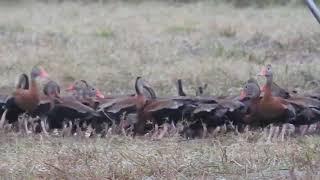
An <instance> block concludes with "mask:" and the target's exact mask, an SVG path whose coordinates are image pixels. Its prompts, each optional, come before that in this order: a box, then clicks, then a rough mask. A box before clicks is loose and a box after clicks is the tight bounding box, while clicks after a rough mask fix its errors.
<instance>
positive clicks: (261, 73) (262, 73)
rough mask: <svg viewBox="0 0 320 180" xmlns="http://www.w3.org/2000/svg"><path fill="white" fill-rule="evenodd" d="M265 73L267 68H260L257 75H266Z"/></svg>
mask: <svg viewBox="0 0 320 180" xmlns="http://www.w3.org/2000/svg"><path fill="white" fill-rule="evenodd" d="M266 75H267V68H262V69H261V71H260V73H258V76H266Z"/></svg>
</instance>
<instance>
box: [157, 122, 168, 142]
mask: <svg viewBox="0 0 320 180" xmlns="http://www.w3.org/2000/svg"><path fill="white" fill-rule="evenodd" d="M167 132H168V123H164V124H163V130H162V131H161V132H160V134H159V136H158V139H162V138H163V137H164V135H166V134H167Z"/></svg>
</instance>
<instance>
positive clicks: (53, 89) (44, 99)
mask: <svg viewBox="0 0 320 180" xmlns="http://www.w3.org/2000/svg"><path fill="white" fill-rule="evenodd" d="M59 97H60V86H59V85H58V83H56V82H55V81H53V80H49V81H48V82H47V83H46V84H45V85H44V87H43V94H41V96H40V102H39V105H38V107H37V108H36V110H35V111H34V112H33V113H32V114H33V115H34V116H39V121H40V127H41V131H42V132H43V133H44V134H45V135H48V132H47V118H48V114H49V113H50V112H51V111H52V109H53V108H54V106H55V103H56V98H59Z"/></svg>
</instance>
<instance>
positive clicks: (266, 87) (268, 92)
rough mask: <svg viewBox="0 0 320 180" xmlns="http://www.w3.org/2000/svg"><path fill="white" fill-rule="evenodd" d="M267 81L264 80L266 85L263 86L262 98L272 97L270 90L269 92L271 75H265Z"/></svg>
mask: <svg viewBox="0 0 320 180" xmlns="http://www.w3.org/2000/svg"><path fill="white" fill-rule="evenodd" d="M266 79H267V82H266V86H265V92H264V96H263V97H264V98H265V99H266V98H271V97H272V92H271V86H272V81H273V76H272V75H270V76H267V77H266Z"/></svg>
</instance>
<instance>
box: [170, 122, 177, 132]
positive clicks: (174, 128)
mask: <svg viewBox="0 0 320 180" xmlns="http://www.w3.org/2000/svg"><path fill="white" fill-rule="evenodd" d="M171 128H172V130H171V133H172V134H173V135H175V134H176V133H177V127H176V125H175V124H174V121H171Z"/></svg>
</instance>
